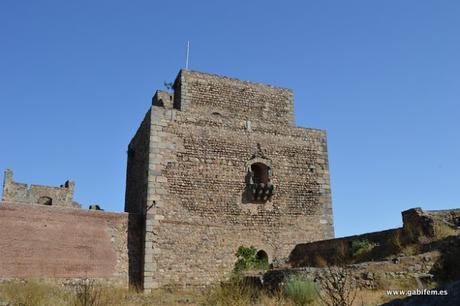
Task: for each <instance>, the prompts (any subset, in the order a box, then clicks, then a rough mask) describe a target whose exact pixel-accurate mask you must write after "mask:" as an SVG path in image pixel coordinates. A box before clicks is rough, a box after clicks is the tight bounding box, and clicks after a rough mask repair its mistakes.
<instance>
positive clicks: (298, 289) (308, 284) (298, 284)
mask: <svg viewBox="0 0 460 306" xmlns="http://www.w3.org/2000/svg"><path fill="white" fill-rule="evenodd" d="M317 291H318V290H317V287H316V284H315V283H314V282H313V281H312V280H310V279H308V278H306V277H303V276H300V275H292V276H291V277H290V278H289V279H288V281H287V282H286V284H284V286H283V293H284V295H285V296H286V297H287V298H288V299H290V300H291V301H292V302H293V303H294V304H295V305H299V306H304V305H308V304H310V303H312V302H313V301H315V300H316V298H317V297H318V294H317Z"/></svg>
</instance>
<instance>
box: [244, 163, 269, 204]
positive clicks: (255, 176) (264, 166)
mask: <svg viewBox="0 0 460 306" xmlns="http://www.w3.org/2000/svg"><path fill="white" fill-rule="evenodd" d="M246 171H247V179H246V189H247V191H246V192H247V195H248V200H249V201H250V202H256V203H265V202H267V201H268V200H269V199H271V197H272V195H273V193H274V186H273V183H272V182H271V177H272V162H271V160H269V159H267V158H265V157H257V156H256V157H253V158H252V159H250V160H249V161H247V162H246Z"/></svg>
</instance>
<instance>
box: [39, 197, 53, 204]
mask: <svg viewBox="0 0 460 306" xmlns="http://www.w3.org/2000/svg"><path fill="white" fill-rule="evenodd" d="M38 204H41V205H53V199H51V198H50V197H40V198H39V199H38Z"/></svg>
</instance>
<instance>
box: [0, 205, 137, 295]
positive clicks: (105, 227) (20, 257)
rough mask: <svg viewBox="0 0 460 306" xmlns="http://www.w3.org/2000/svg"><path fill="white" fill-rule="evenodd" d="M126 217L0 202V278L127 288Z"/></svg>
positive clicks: (98, 212)
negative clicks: (92, 280) (102, 282)
mask: <svg viewBox="0 0 460 306" xmlns="http://www.w3.org/2000/svg"><path fill="white" fill-rule="evenodd" d="M128 222H129V220H128V214H126V213H107V212H102V211H88V210H81V209H75V208H63V207H47V206H39V205H37V206H31V205H25V204H15V203H7V202H0V279H17V278H21V279H22V278H25V279H27V278H34V279H35V278H37V279H47V278H50V279H61V280H62V281H68V280H69V279H78V278H97V279H105V280H107V281H109V282H111V283H114V284H117V285H120V286H127V285H128Z"/></svg>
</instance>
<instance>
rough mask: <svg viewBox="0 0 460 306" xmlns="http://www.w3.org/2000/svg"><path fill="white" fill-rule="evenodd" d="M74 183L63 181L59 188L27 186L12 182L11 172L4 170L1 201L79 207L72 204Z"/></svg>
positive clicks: (76, 204)
mask: <svg viewBox="0 0 460 306" xmlns="http://www.w3.org/2000/svg"><path fill="white" fill-rule="evenodd" d="M74 189H75V182H73V181H65V183H64V184H63V185H61V186H59V187H52V186H43V185H30V186H29V185H27V184H24V183H17V182H15V181H13V171H11V170H10V169H7V170H5V176H4V181H3V198H2V200H3V201H7V202H19V203H29V204H39V205H48V206H51V205H52V206H66V207H77V208H79V207H80V204H78V203H77V202H74V200H73V192H74Z"/></svg>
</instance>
